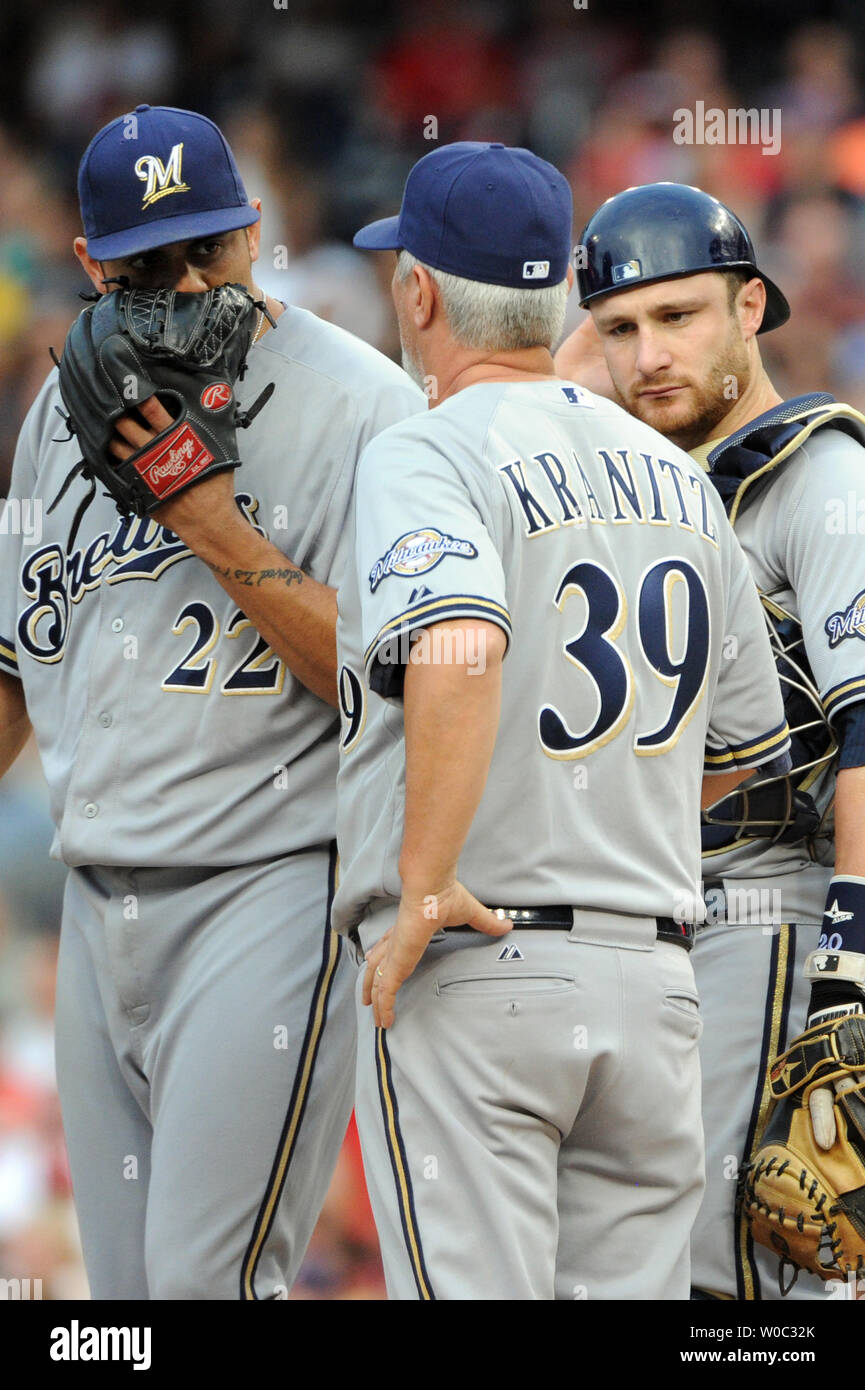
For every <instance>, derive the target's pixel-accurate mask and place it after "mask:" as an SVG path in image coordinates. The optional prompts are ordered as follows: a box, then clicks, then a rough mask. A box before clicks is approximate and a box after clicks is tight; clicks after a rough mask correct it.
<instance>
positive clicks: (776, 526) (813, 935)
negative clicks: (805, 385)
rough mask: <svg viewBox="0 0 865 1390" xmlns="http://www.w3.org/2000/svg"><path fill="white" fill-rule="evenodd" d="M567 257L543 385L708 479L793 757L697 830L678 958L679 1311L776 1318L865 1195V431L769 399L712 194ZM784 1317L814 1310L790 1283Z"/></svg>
mask: <svg viewBox="0 0 865 1390" xmlns="http://www.w3.org/2000/svg"><path fill="white" fill-rule="evenodd" d="M581 242H582V244H583V245H584V247H585V249H586V259H587V264H586V266H585V267H584V268H583V269H581V270H580V271H579V284H580V299H581V302H582V304H583V305H585V306H586V307H588V308H589V309H590V310H591V318H590V319H587V320H586V322H585V323H584V324H583V325H581V326H580V327H579V328H578V329H577V331H576V332H575V333H574V334H572V335H571V338H570V339H568V341H567V342H566V343H564V344H563V345H562V347H561V348H560V350H559V353H558V355H557V358H556V366H557V369H558V370H559V372H560V373H561V374H562V375H564V376H567V377H569V378H570V379H573V380H576V381H579V382H581V383H582V384H584V385H586V386H589V387H590V388H591V389H592V390H594V391H601V392H602V393H603V394H605V395H608V396H612V397H613V399H615V400H617V401H619V402H620V403H621V404H623V405H625V406H626V407H627V409H628V410H629V411H630V412H631V413H632V414H634V415H636V416H637V417H638V418H639V419H641V420H644V421H645V422H647V423H649V424H651V425H654V427H655V428H656V429H658V430H660V431H661V433H662V434H664V435H666V436H667V438H668V439H670V440H671V441H672V442H673V443H675V444H677V445H678V446H679V447H680V448H685V449H687V450H689V451H690V452H691V455H692V457H693V458H694V459H695V460H696V461H697V462H698V463H700V464H701V465H702V466H703V467H704V468H706V470H707V472H708V476H709V477H710V478H711V480H712V482H713V483H714V484H715V487H716V489H717V490H718V492H719V493H720V494H721V496H722V498H723V499H724V502H725V506H726V509H727V513H728V515H729V517H730V519H731V521H732V522H733V524H734V528H735V531H736V534H737V536H738V539H739V541H740V542H741V545H742V547H743V549H744V551H745V553H746V555H747V557H748V560H749V563H750V566H751V571H752V573H753V575H754V578H755V580H756V583H757V586H758V588H759V589H760V591H761V593H762V595H763V602H764V608H765V610H766V616H767V622H768V625H769V628H770V632H771V637H772V642H773V646H774V648H775V653H776V666H777V671H778V675H779V678H780V681H781V685H782V689H783V691H784V697H785V709H786V712H787V718H788V722H789V724H790V728H791V731H792V735H793V738H792V754H793V764H794V766H793V772H792V773H791V774H790V775H788V776H784V777H773V778H770V779H766V778H762V777H761V778H755V779H752V781H751V782H749V783H747V784H745V789H743V790H742V791H740V792H737V794H736V795H734V796H732V797H728V798H725V799H723V800H721V801H719V802H718V804H717V805H714V806H712V807H711V808H710V809H709V811H708V812H707V813H706V815H705V817H704V826H703V876H704V884H703V888H704V891H705V897H706V903H707V908H708V917H707V922H706V924H705V926H704V927H702V928H701V929H700V930H699V932H698V935H697V941H696V944H695V948H694V953H693V955H694V971H695V974H696V977H697V984H698V986H699V989H700V996H701V1001H702V1008H703V1012H704V1017H705V1029H704V1033H703V1038H702V1043H701V1063H702V1071H703V1121H704V1127H705V1131H706V1167H707V1187H706V1195H705V1198H704V1200H703V1205H702V1207H701V1210H700V1213H699V1215H698V1217H697V1221H696V1224H695V1227H694V1231H693V1234H692V1240H691V1257H692V1277H693V1284H694V1288H695V1293H694V1296H695V1297H698V1298H713V1297H720V1298H740V1299H760V1298H772V1297H778V1294H779V1292H782V1293H783V1291H784V1289H786V1288H787V1287H788V1284H789V1281H788V1280H787V1279H786V1278H783V1270H782V1271H781V1272H780V1273H779V1266H778V1259H777V1257H778V1256H779V1255H780V1256H782V1257H784V1258H785V1259H790V1260H792V1261H793V1262H794V1263H795V1264H797V1265H799V1266H800V1267H802V1268H804V1269H808V1270H810V1271H812V1272H813V1273H816V1274H818V1275H820V1276H821V1277H822V1278H835V1279H839V1278H843V1276H844V1275H845V1274H846V1273H847V1272H848V1271H849V1270H851V1269H856V1268H858V1267H859V1266H860V1264H861V1252H862V1250H863V1235H865V1228H863V1219H862V1214H861V1213H862V1209H861V1202H860V1203H859V1205H858V1208H857V1199H856V1197H855V1195H854V1196H850V1195H849V1194H851V1193H854V1194H855V1190H856V1189H860V1192H861V1189H862V1186H863V1167H862V1162H861V1157H862V1128H863V1125H862V1102H861V1087H862V1085H863V1082H865V1070H863V1065H865V1057H863V1051H862V1032H861V1017H860V1016H861V1015H862V1012H863V993H862V985H863V982H865V969H863V967H865V836H863V824H865V766H863V764H865V662H863V655H862V648H861V647H860V645H859V642H860V640H861V639H863V638H865V622H863V611H865V559H863V547H862V539H861V536H860V535H858V534H857V532H856V528H855V525H854V527H853V528H852V529H851V528H850V526H849V524H847V519H846V513H845V515H843V516H839V509H841V508H843V507H846V505H847V501H848V498H849V497H855V496H856V495H858V494H860V493H861V488H862V480H863V477H865V474H863V464H865V453H863V444H865V417H863V416H862V415H861V414H860V413H859V412H858V411H856V410H854V409H853V408H852V407H850V406H847V405H843V404H841V403H840V402H837V401H835V400H834V399H833V398H832V397H831V396H829V395H827V394H825V393H815V394H813V395H808V396H802V397H799V398H798V399H795V400H791V401H783V400H782V398H781V396H780V395H779V394H778V392H777V391H776V390H775V388H774V386H773V384H772V382H771V381H770V379H769V377H768V375H767V374H766V371H765V368H764V366H763V363H762V360H761V357H760V349H759V341H758V334H762V333H765V332H768V331H771V330H773V329H776V328H779V327H780V326H781V325H782V324H783V323H785V322H786V320H787V318H788V317H789V314H790V309H789V305H788V304H787V301H786V299H785V298H784V296H783V294H782V293H781V291H780V290H779V289H778V287H777V286H776V285H774V284H773V283H772V281H771V280H769V279H768V278H767V277H766V275H765V274H764V273H763V272H762V271H761V270H760V269H758V267H757V263H756V260H755V250H754V246H753V244H752V242H751V238H750V236H749V235H748V232H747V230H746V229H745V227H744V226H743V225H742V223H741V222H740V221H739V219H738V218H737V217H736V216H735V214H734V213H732V212H731V211H730V209H729V208H726V207H725V206H724V205H723V204H722V203H719V202H718V200H717V199H716V198H713V197H711V196H710V195H709V194H708V193H705V192H703V191H702V190H700V189H696V188H690V187H688V186H685V185H682V184H675V183H658V184H648V185H646V186H644V187H640V188H633V189H627V190H626V191H625V192H623V193H620V194H618V195H617V196H616V197H614V198H611V199H609V200H608V201H607V202H606V203H604V204H603V205H602V207H600V208H599V209H598V210H597V211H596V212H595V214H594V215H593V216H592V217H591V218H590V219H589V222H588V225H587V226H586V228H585V230H584V232H583V235H582V237H581ZM833 812H834V814H833ZM731 1035H732V1036H734V1037H735V1043H734V1044H733V1045H731V1043H730V1038H731ZM797 1035H801V1036H797ZM791 1039H795V1041H793V1042H792V1043H791V1041H790V1040H791ZM779 1053H782V1054H783V1056H780V1057H779ZM775 1058H778V1061H777V1063H776V1065H775V1066H774V1067H773V1068H772V1071H771V1075H770V1074H768V1072H767V1063H771V1062H772V1061H773V1059H775ZM773 1099H774V1100H775V1101H777V1102H779V1104H778V1105H777V1108H776V1110H775V1113H774V1116H773V1118H772V1121H771V1129H769V1130H766V1122H767V1119H768V1116H769V1113H770V1109H771V1106H772V1102H773ZM764 1135H765V1141H764V1139H763V1136H764ZM785 1141H788V1142H789V1149H787V1148H785V1149H784V1151H783V1152H782V1151H781V1149H780V1148H779V1143H780V1144H782V1145H783V1144H784V1143H785ZM762 1142H765V1144H766V1145H768V1148H763V1149H760V1144H761V1143H762ZM755 1149H757V1150H759V1151H758V1152H756V1153H755ZM752 1156H753V1158H754V1163H753V1166H752V1167H748V1166H747V1165H748V1161H749V1159H751V1157H752ZM737 1177H741V1178H742V1179H743V1180H744V1181H745V1182H746V1184H747V1187H746V1189H745V1196H744V1202H742V1201H740V1202H738V1203H737V1201H736V1188H737V1182H736V1179H737ZM836 1194H837V1196H836ZM844 1194H848V1195H847V1196H846V1197H845V1195H844ZM740 1195H741V1194H740ZM800 1216H801V1220H799V1217H800ZM755 1239H756V1241H757V1242H758V1244H757V1246H756V1248H755V1244H754V1242H755ZM760 1242H763V1243H764V1244H765V1245H767V1246H768V1247H769V1248H770V1249H771V1250H772V1252H773V1255H774V1256H775V1257H776V1258H774V1259H770V1258H769V1257H768V1256H767V1255H766V1251H765V1250H761V1247H760V1244H759V1243H760ZM818 1247H819V1248H818ZM782 1278H783V1282H782ZM795 1296H798V1297H809V1296H810V1297H816V1298H822V1297H823V1296H824V1294H823V1289H822V1286H821V1285H820V1284H818V1283H817V1282H816V1280H815V1279H807V1280H806V1279H801V1280H800V1281H799V1283H798V1286H797V1288H796V1295H795Z"/></svg>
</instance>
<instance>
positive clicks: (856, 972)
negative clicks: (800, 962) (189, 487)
mask: <svg viewBox="0 0 865 1390" xmlns="http://www.w3.org/2000/svg"><path fill="white" fill-rule="evenodd" d="M805 979H806V980H820V981H822V982H823V983H824V984H833V983H834V982H835V981H841V980H843V981H844V982H845V984H851V985H865V955H860V953H859V952H858V951H812V952H811V954H810V955H809V956H807V957H806V960H805Z"/></svg>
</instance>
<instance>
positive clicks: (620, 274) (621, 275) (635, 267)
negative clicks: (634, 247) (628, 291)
mask: <svg viewBox="0 0 865 1390" xmlns="http://www.w3.org/2000/svg"><path fill="white" fill-rule="evenodd" d="M642 273H643V267H642V266H641V265H640V262H639V261H625V262H624V263H623V264H622V265H614V266H613V275H612V280H613V284H614V285H621V284H622V283H623V281H625V280H636V279H638V278H639V277H640V276H641V275H642Z"/></svg>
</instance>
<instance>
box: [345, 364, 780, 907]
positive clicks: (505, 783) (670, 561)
mask: <svg viewBox="0 0 865 1390" xmlns="http://www.w3.org/2000/svg"><path fill="white" fill-rule="evenodd" d="M355 526H356V537H355V546H356V562H355V564H354V565H353V566H352V567H350V568H349V570H348V572H347V574H346V577H345V581H344V584H343V585H342V587H341V589H340V593H339V610H340V616H339V623H338V627H337V640H338V646H339V660H340V694H341V702H342V714H343V727H342V739H341V744H342V761H341V766H340V774H339V807H338V840H339V845H340V855H341V882H340V888H339V891H338V894H337V898H336V904H335V925H336V926H337V928H338V929H339V930H343V931H345V930H347V929H348V928H350V927H351V926H352V925H354V924H355V923H356V922H357V921H358V920H360V919H361V918H362V917H363V916H364V914H365V913H366V912H367V910H368V909H370V908H374V907H375V906H376V904H377V903H380V902H381V901H382V900H385V901H386V900H387V899H388V898H394V897H398V896H399V880H398V875H397V871H396V865H397V859H398V855H399V850H400V844H401V838H402V825H403V821H402V797H401V795H400V793H401V789H402V781H401V777H402V765H401V761H400V758H401V744H400V738H401V731H402V730H401V716H400V706H399V695H400V691H401V678H402V673H403V669H404V665H405V663H406V661H407V660H410V659H412V658H411V655H410V648H409V639H410V634H411V633H412V632H414V631H416V630H418V629H422V628H425V627H427V626H428V625H430V624H433V623H435V622H436V621H439V620H444V619H448V618H458V617H464V616H465V617H480V618H486V619H488V620H489V621H491V622H494V623H496V624H498V625H499V626H500V627H502V628H503V629H504V631H505V632H506V633H507V635H508V637H509V641H510V647H509V651H508V655H507V657H506V666H505V670H506V675H505V680H504V688H503V703H502V715H501V725H500V729H499V736H498V741H497V744H496V750H495V754H494V756H493V761H492V766H491V768H490V774H489V778H488V781H487V785H486V789H485V792H484V795H483V797H482V800H481V804H480V807H479V809H478V812H477V815H476V817H475V819H474V823H473V825H472V828H471V831H470V833H469V836H468V839H467V841H466V844H465V848H464V851H463V854H462V857H461V860H460V873H461V876H462V878H463V880H464V881H465V883H466V886H467V887H469V888H470V889H471V891H472V892H473V893H475V894H476V895H477V896H478V897H479V898H480V899H481V900H482V901H485V902H487V903H489V904H492V905H495V904H507V903H512V904H520V905H526V906H532V905H536V904H545V903H551V902H553V903H572V904H575V903H580V904H583V905H584V906H587V907H594V908H602V909H608V910H610V911H617V912H637V913H650V914H654V915H659V916H673V915H677V912H678V911H679V910H680V909H681V905H683V904H689V908H688V910H687V911H686V913H685V915H687V916H688V917H689V919H692V918H693V914H697V916H699V915H700V910H701V908H702V902H701V900H700V899H699V895H698V894H697V893H695V883H696V880H697V879H698V872H697V870H698V865H699V854H700V846H699V793H700V779H699V777H697V776H695V773H694V769H695V768H702V767H703V766H704V763H705V768H706V770H707V771H723V770H725V769H729V768H730V767H735V766H739V767H751V766H756V765H758V764H766V763H771V762H772V760H773V759H776V758H778V757H779V756H780V755H782V754H783V753H784V751H785V749H786V747H787V733H786V725H785V720H784V717H783V712H782V709H781V703H780V694H779V691H778V683H777V680H776V678H775V675H774V669H773V667H772V663H771V656H770V652H769V647H768V642H767V641H766V636H765V631H764V626H763V619H762V615H761V613H760V610H759V604H758V601H757V596H756V594H755V592H754V586H753V583H752V581H751V578H750V574H749V572H748V568H747V565H746V563H745V560H744V557H743V555H742V552H741V550H740V548H739V546H738V544H737V543H736V541H735V538H734V536H733V534H732V532H731V530H730V527H729V525H728V523H727V521H726V517H725V515H724V510H723V507H722V505H721V503H720V500H719V498H718V497H717V496H716V494H715V492H714V489H712V488H711V486H710V485H709V484H708V483H707V481H706V479H705V477H704V476H703V475H702V473H701V471H700V469H699V468H698V467H697V466H696V465H695V464H694V463H693V462H692V461H691V460H690V459H689V458H688V457H687V456H686V455H684V454H682V453H680V452H679V451H678V450H676V449H674V448H672V447H670V446H669V445H668V444H666V443H665V442H664V441H662V440H661V438H660V436H659V435H657V434H656V433H654V432H653V431H651V430H648V429H647V428H646V427H644V426H642V425H640V424H639V423H637V422H635V421H634V420H632V419H631V418H630V417H629V416H628V415H626V414H625V412H623V411H622V410H620V409H619V408H618V407H616V406H614V405H612V404H610V403H607V402H604V401H602V400H601V399H599V398H596V397H593V396H591V395H590V394H589V393H588V392H586V391H583V390H581V389H580V388H578V387H575V386H569V385H562V384H559V383H557V382H547V383H541V384H539V385H534V384H531V383H528V384H527V383H520V384H518V385H514V386H512V387H508V386H506V385H501V384H489V385H479V386H474V387H471V388H470V389H468V390H465V391H462V392H460V393H459V394H458V395H457V396H456V397H454V398H453V399H451V400H449V401H447V402H445V403H444V404H443V405H441V406H438V407H437V408H436V409H435V411H434V412H433V413H432V414H431V415H430V417H428V418H427V417H424V416H418V417H414V418H413V419H411V420H409V421H405V422H403V423H402V424H401V425H398V426H394V427H392V428H391V429H390V430H387V431H385V432H384V434H383V435H380V436H379V437H378V439H377V440H376V441H375V443H374V445H373V446H371V447H370V448H369V449H368V450H367V451H366V453H365V455H364V458H363V460H362V462H361V465H360V469H359V474H358V484H357V502H356V520H355ZM416 655H417V656H420V652H418V653H417V654H416ZM469 656H470V657H471V654H469ZM481 656H482V654H478V660H480V659H481ZM433 659H436V657H435V654H434V655H433ZM441 659H447V657H446V654H445V655H443V656H442V657H441ZM755 688H759V689H760V691H761V696H760V698H759V699H755V698H754V693H753V692H754V689H755ZM382 697H383V698H382ZM623 844H626V845H627V847H628V848H627V853H626V854H623V853H622V849H621V847H622V845H623ZM491 845H495V846H496V851H495V854H491V853H490V846H491Z"/></svg>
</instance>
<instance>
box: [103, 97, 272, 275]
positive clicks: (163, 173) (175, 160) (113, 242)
mask: <svg viewBox="0 0 865 1390" xmlns="http://www.w3.org/2000/svg"><path fill="white" fill-rule="evenodd" d="M134 114H135V124H134V126H131V125H130V119H131V118H130V116H128V115H127V116H118V117H117V119H116V120H114V121H111V122H110V123H109V124H108V125H107V126H104V127H103V129H102V130H100V131H99V132H98V134H96V135H95V136H94V137H93V139H92V140H91V142H90V144H89V145H88V146H87V149H86V150H85V151H84V156H83V158H82V160H81V165H80V168H79V170H78V197H79V200H80V203H81V218H82V221H83V223H84V234H85V236H86V238H87V250H88V251H89V253H90V255H91V256H93V257H94V259H96V260H99V261H112V260H119V259H121V258H123V257H125V256H134V255H137V254H138V253H139V252H142V251H150V250H152V249H153V248H154V247H156V246H166V245H168V244H169V243H171V242H175V241H196V240H198V239H199V238H204V237H209V236H214V235H216V234H217V233H223V232H232V231H237V230H238V229H239V228H240V227H249V226H251V225H252V224H253V222H257V221H258V219H259V216H260V214H259V213H258V212H257V210H256V209H255V208H253V207H250V204H249V199H248V198H247V196H246V190H245V188H244V186H243V182H242V180H241V177H240V174H239V173H238V171H237V165H236V164H235V162H234V156H233V155H232V153H231V150H230V148H229V146H228V142H227V141H226V139H225V136H224V135H223V134H222V132H221V130H219V128H218V127H217V126H215V125H214V124H213V122H212V121H209V120H208V119H207V117H206V116H200V115H199V114H198V113H197V112H196V111H181V110H179V109H177V108H175V107H173V106H137V107H136V108H135V113H134ZM130 129H133V130H134V132H135V136H134V138H130V133H129V132H130ZM142 185H143V189H142ZM169 195H170V196H169ZM166 200H167V203H166Z"/></svg>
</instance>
